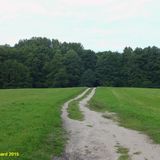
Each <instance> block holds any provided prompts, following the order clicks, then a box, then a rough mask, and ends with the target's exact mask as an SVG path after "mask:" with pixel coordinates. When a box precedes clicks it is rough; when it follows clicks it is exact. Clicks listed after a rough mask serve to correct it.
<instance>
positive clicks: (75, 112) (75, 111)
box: [67, 89, 91, 121]
mask: <svg viewBox="0 0 160 160" xmlns="http://www.w3.org/2000/svg"><path fill="white" fill-rule="evenodd" d="M90 92H91V89H89V90H88V91H87V92H86V93H85V94H84V95H83V96H82V97H81V98H79V99H77V100H73V101H72V102H70V103H69V105H68V108H67V111H68V117H69V118H71V119H74V120H79V121H83V120H84V115H83V113H82V111H81V110H80V108H79V102H80V101H81V100H82V99H84V98H85V97H86V96H87V95H88V94H89V93H90Z"/></svg>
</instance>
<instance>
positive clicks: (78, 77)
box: [0, 37, 160, 88]
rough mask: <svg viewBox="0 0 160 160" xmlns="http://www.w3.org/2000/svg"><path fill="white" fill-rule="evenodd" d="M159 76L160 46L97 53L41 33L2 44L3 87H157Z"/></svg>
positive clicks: (0, 80) (0, 68)
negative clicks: (14, 42)
mask: <svg viewBox="0 0 160 160" xmlns="http://www.w3.org/2000/svg"><path fill="white" fill-rule="evenodd" d="M8 61H9V62H8ZM11 61H13V63H14V64H12V65H11V63H12V62H11ZM7 63H10V65H9V64H7ZM15 63H17V64H15ZM7 65H9V66H11V67H12V68H13V69H12V71H13V73H14V71H15V76H14V81H13V79H10V77H9V76H6V75H7V74H11V73H9V72H10V71H11V68H8V69H7ZM20 65H21V68H22V70H21V71H20V72H19V69H18V67H19V68H20ZM9 70H10V71H9ZM17 71H18V72H17ZM23 71H24V73H26V78H25V77H24V76H25V75H22V72H23ZM5 73H6V75H5ZM13 73H12V74H13ZM87 74H88V76H87ZM21 76H22V77H23V78H22V79H21V80H20V78H18V77H21ZM27 77H28V78H27ZM23 79H25V80H24V81H23ZM159 79H160V49H159V48H157V47H147V48H144V49H142V48H136V49H135V50H133V49H132V48H130V47H126V48H125V49H124V51H123V53H118V52H111V51H105V52H99V53H95V52H93V51H91V50H85V49H84V48H83V46H82V45H81V44H80V43H66V42H64V43H61V42H59V41H58V40H54V39H53V40H50V39H47V38H41V37H33V38H31V39H28V40H20V41H19V43H18V44H16V45H15V46H14V47H10V46H9V45H4V46H0V88H16V87H21V88H22V87H33V88H42V87H74V86H81V85H86V86H118V87H119V86H127V87H154V88H157V87H160V81H159ZM20 81H21V82H20ZM22 81H23V82H22ZM23 83H25V84H23Z"/></svg>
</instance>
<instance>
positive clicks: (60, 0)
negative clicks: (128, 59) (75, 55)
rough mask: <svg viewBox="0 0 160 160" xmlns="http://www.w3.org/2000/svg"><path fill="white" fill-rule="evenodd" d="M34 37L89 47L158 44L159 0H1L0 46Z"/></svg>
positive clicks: (117, 49) (121, 48)
mask: <svg viewBox="0 0 160 160" xmlns="http://www.w3.org/2000/svg"><path fill="white" fill-rule="evenodd" d="M33 36H42V37H47V38H51V39H52V38H53V39H58V40H60V41H62V42H63V41H67V42H80V43H82V44H83V46H84V47H85V48H86V49H92V50H94V51H103V50H112V51H122V50H123V48H124V47H125V46H131V47H133V48H135V47H137V46H139V47H146V46H148V45H151V46H153V45H156V46H157V47H160V0H0V44H5V43H7V44H11V45H14V44H15V43H17V42H18V41H19V39H26V38H31V37H33Z"/></svg>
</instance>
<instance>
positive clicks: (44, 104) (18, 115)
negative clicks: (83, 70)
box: [0, 88, 84, 160]
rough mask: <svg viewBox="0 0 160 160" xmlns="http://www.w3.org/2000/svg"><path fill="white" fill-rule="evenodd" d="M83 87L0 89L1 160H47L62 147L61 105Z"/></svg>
mask: <svg viewBox="0 0 160 160" xmlns="http://www.w3.org/2000/svg"><path fill="white" fill-rule="evenodd" d="M83 90H84V88H68V89H15V90H11V89H10V90H0V153H2V152H19V154H20V156H19V157H0V159H1V160H2V159H4V160H8V159H13V160H14V159H16V160H18V159H20V160H31V159H32V160H49V159H51V156H52V155H59V154H60V153H61V152H62V151H63V147H64V143H65V141H64V130H63V128H62V121H61V118H60V113H61V105H62V104H63V103H64V102H65V101H67V100H68V99H70V98H72V97H74V96H76V95H77V94H79V93H80V92H82V91H83Z"/></svg>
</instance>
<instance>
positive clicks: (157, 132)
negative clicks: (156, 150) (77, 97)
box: [90, 87, 160, 143]
mask: <svg viewBox="0 0 160 160" xmlns="http://www.w3.org/2000/svg"><path fill="white" fill-rule="evenodd" d="M90 107H91V108H92V109H94V110H96V111H101V112H104V111H110V112H115V113H117V115H118V117H119V120H120V124H121V125H122V126H124V127H128V128H132V129H135V130H139V131H143V132H145V133H146V134H148V135H149V136H150V137H151V138H152V139H153V140H154V142H156V143H160V89H141V88H105V87H102V88H97V90H96V94H95V95H94V97H93V98H92V100H91V102H90Z"/></svg>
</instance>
